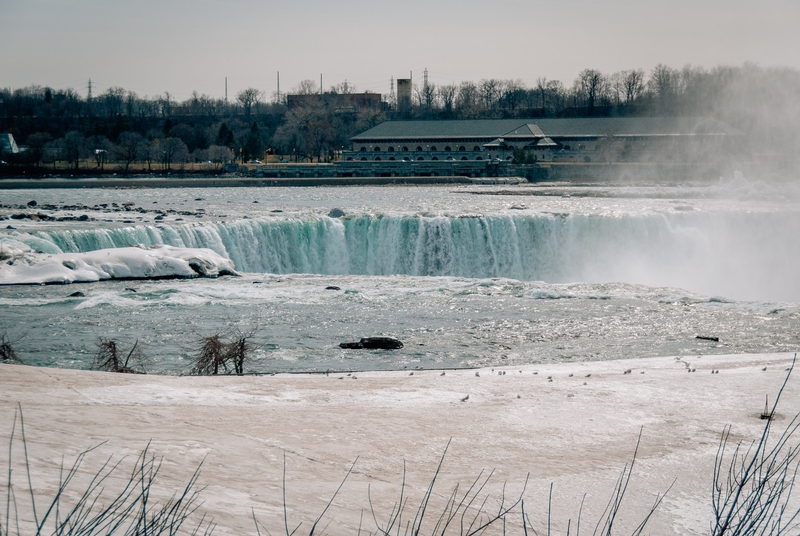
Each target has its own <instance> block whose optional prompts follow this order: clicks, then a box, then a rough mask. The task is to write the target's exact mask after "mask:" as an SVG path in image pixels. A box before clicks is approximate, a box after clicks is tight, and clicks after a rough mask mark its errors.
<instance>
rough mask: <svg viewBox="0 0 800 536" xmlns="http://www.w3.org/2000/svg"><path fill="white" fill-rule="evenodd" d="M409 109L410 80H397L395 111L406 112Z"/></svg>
mask: <svg viewBox="0 0 800 536" xmlns="http://www.w3.org/2000/svg"><path fill="white" fill-rule="evenodd" d="M410 109H411V79H410V78H398V79H397V111H398V112H407V111H408V110H410Z"/></svg>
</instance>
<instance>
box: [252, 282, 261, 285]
mask: <svg viewBox="0 0 800 536" xmlns="http://www.w3.org/2000/svg"><path fill="white" fill-rule="evenodd" d="M261 283H262V281H253V284H254V285H260V284H261Z"/></svg>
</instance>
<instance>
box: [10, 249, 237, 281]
mask: <svg viewBox="0 0 800 536" xmlns="http://www.w3.org/2000/svg"><path fill="white" fill-rule="evenodd" d="M235 274H236V270H235V267H234V265H233V261H231V260H229V259H226V258H224V257H222V256H221V255H219V254H217V253H215V252H214V251H212V250H210V249H202V248H178V247H172V246H159V247H155V248H151V249H143V248H136V247H129V248H113V249H101V250H97V251H90V252H86V253H59V254H42V253H34V252H32V251H30V250H28V251H25V250H22V249H21V248H9V247H6V248H4V251H3V260H0V285H31V284H44V283H76V282H91V281H102V280H105V279H159V278H192V277H217V276H220V275H235Z"/></svg>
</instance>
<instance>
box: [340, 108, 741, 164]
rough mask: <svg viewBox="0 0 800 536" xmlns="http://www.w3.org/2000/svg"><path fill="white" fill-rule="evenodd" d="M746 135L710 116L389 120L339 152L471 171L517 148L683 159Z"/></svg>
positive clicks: (541, 155) (578, 156)
mask: <svg viewBox="0 0 800 536" xmlns="http://www.w3.org/2000/svg"><path fill="white" fill-rule="evenodd" d="M743 139H744V136H743V135H742V133H741V132H740V131H738V130H736V129H734V128H732V127H731V126H729V125H727V124H725V123H723V122H721V121H718V120H716V119H713V118H711V117H600V118H570V119H477V120H455V121H387V122H384V123H381V124H379V125H377V126H375V127H374V128H371V129H369V130H367V131H365V132H362V133H361V134H358V135H357V136H354V137H353V138H351V141H352V144H353V145H352V149H351V150H350V151H345V152H344V153H343V155H342V160H343V163H344V164H345V165H346V166H348V167H351V168H352V169H353V170H356V169H358V167H360V166H364V165H365V164H368V165H369V166H370V168H372V169H378V170H380V169H384V168H385V169H387V170H388V169H394V168H395V167H397V165H398V164H401V163H406V164H409V163H415V164H417V165H422V166H424V167H425V168H431V169H439V168H441V169H445V167H448V168H452V167H455V168H462V167H463V168H464V169H466V170H467V173H468V174H474V173H476V172H477V173H480V170H481V169H486V167H487V164H491V163H495V164H499V163H506V162H511V161H513V159H514V155H515V151H516V154H517V156H518V157H519V156H520V155H522V156H524V157H525V158H526V160H527V161H531V160H533V158H531V157H535V160H536V161H537V162H583V163H588V162H642V161H645V162H686V161H703V160H708V159H711V158H713V157H714V156H715V155H717V154H721V153H722V152H724V151H727V150H729V149H731V148H733V147H735V146H736V145H741V143H742V141H743ZM442 163H444V164H449V166H445V167H442V166H441V164H442Z"/></svg>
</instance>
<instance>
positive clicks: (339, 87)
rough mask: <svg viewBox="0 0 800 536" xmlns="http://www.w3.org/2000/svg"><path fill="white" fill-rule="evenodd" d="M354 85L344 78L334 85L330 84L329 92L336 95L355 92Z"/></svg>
mask: <svg viewBox="0 0 800 536" xmlns="http://www.w3.org/2000/svg"><path fill="white" fill-rule="evenodd" d="M356 91H357V90H356V86H355V85H353V84H351V83H350V82H348V81H347V80H345V81H344V82H342V83H340V84H336V85H335V86H331V89H330V92H331V93H336V94H337V95H350V94H351V93H355V92H356Z"/></svg>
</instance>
